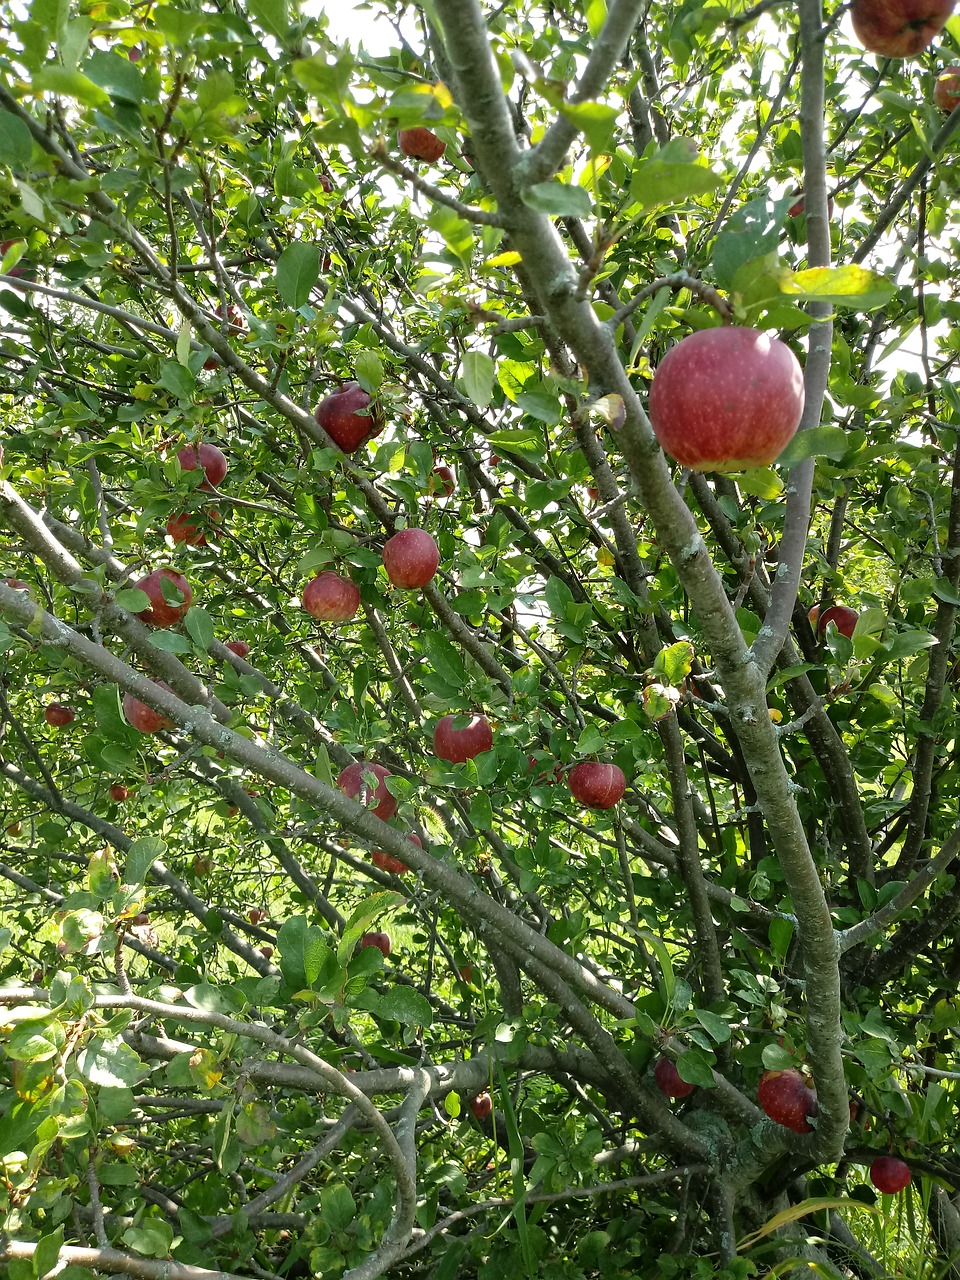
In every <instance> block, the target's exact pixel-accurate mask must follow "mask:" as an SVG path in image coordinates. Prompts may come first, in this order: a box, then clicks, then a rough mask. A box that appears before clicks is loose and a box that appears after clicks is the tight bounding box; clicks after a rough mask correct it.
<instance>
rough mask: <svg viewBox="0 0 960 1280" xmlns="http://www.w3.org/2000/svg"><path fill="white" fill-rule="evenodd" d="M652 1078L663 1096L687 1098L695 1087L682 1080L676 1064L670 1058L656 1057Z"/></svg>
mask: <svg viewBox="0 0 960 1280" xmlns="http://www.w3.org/2000/svg"><path fill="white" fill-rule="evenodd" d="M653 1078H654V1080H656V1082H657V1088H658V1089H659V1090H660V1092H661V1093H662V1094H663V1096H664V1097H665V1098H689V1096H690V1094H691V1093H693V1091H694V1089H695V1088H696V1086H695V1085H692V1084H691V1083H690V1082H689V1080H684V1078H683V1076H681V1074H680V1072H679V1071H678V1070H677V1064H676V1063H675V1062H673V1061H672V1060H671V1059H670V1058H663V1057H661V1058H658V1059H657V1064H656V1066H655V1067H654V1068H653Z"/></svg>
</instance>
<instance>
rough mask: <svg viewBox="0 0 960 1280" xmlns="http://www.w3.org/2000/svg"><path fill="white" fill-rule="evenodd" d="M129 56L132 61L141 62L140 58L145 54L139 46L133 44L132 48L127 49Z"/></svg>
mask: <svg viewBox="0 0 960 1280" xmlns="http://www.w3.org/2000/svg"><path fill="white" fill-rule="evenodd" d="M127 57H128V58H129V59H130V61H131V62H139V61H140V59H141V58H142V57H143V54H142V53H141V52H140V50H139V49H138V48H137V46H136V45H133V46H131V48H129V49H128V50H127Z"/></svg>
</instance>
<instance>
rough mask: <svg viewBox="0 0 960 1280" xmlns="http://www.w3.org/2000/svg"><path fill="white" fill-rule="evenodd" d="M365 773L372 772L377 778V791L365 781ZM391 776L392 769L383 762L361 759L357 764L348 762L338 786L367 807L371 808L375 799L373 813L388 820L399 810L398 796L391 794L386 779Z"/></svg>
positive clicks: (338, 779)
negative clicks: (384, 765) (373, 762)
mask: <svg viewBox="0 0 960 1280" xmlns="http://www.w3.org/2000/svg"><path fill="white" fill-rule="evenodd" d="M365 773H372V774H373V776H374V777H375V778H376V779H377V787H376V790H375V791H374V790H372V789H371V787H370V784H369V783H367V782H364V780H363V775H364V774H365ZM389 777H390V770H389V769H385V768H384V767H383V765H382V764H370V763H369V762H368V761H366V760H360V761H358V762H357V763H356V764H348V765H347V767H346V768H345V769H344V770H342V771H341V773H340V776H339V778H337V786H338V787H339V788H340V790H341V791H342V792H343V794H344V795H345V796H349V797H350V799H351V800H356V801H357V803H358V804H362V805H363V807H364V808H365V809H369V808H370V806H371V803H372V802H373V801H374V800H375V801H376V802H377V804H376V808H375V809H374V810H373V813H374V814H375V815H376V817H378V818H380V819H382V820H383V821H384V822H386V821H387V820H388V819H390V818H392V817H393V815H394V814H395V813H396V812H397V798H396V796H392V795H391V794H390V792H389V791H388V790H387V787H386V783H385V781H384V780H385V779H386V778H389Z"/></svg>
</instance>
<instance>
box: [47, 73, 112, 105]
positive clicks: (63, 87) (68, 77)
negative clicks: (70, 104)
mask: <svg viewBox="0 0 960 1280" xmlns="http://www.w3.org/2000/svg"><path fill="white" fill-rule="evenodd" d="M33 88H34V91H39V92H41V93H55V94H58V95H59V96H60V97H61V98H75V99H76V101H77V102H80V103H82V104H83V105H84V106H85V107H108V106H109V105H110V95H109V94H108V93H105V92H104V91H103V89H101V88H100V86H99V85H97V84H94V83H93V81H92V80H91V79H89V77H87V76H85V75H83V74H82V73H81V72H79V71H71V70H70V68H69V67H61V66H59V65H58V64H57V63H55V62H51V63H48V64H47V65H46V66H45V67H44V68H43V70H42V71H38V72H37V74H36V75H35V76H34V78H33Z"/></svg>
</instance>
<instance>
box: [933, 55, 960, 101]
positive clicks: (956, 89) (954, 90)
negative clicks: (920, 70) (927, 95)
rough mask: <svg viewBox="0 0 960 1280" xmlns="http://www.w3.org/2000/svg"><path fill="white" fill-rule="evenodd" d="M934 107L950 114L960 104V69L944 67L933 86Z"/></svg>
mask: <svg viewBox="0 0 960 1280" xmlns="http://www.w3.org/2000/svg"><path fill="white" fill-rule="evenodd" d="M933 102H934V106H937V107H939V108H940V110H941V111H946V112H950V111H952V110H953V109H954V107H956V106H957V105H958V103H960V67H958V66H956V65H953V66H950V67H944V69H943V70H942V71H941V72H940V74H939V75H938V76H937V83H936V84H935V85H934V86H933Z"/></svg>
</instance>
